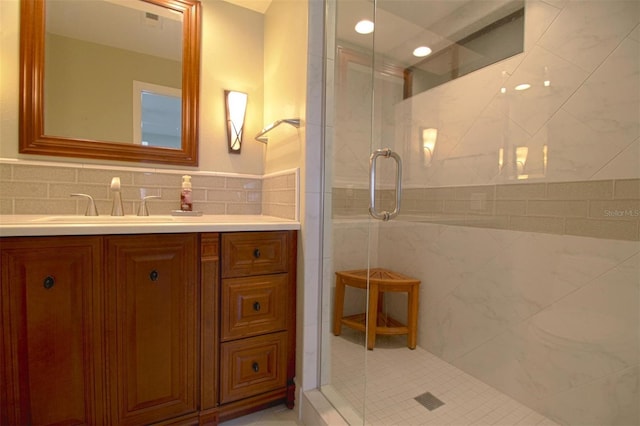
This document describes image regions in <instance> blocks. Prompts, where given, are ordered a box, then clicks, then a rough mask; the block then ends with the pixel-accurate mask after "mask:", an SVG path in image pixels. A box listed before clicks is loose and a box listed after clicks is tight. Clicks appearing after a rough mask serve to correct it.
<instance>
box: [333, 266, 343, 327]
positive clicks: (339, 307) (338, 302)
mask: <svg viewBox="0 0 640 426" xmlns="http://www.w3.org/2000/svg"><path fill="white" fill-rule="evenodd" d="M334 297H335V300H334V301H333V334H334V336H339V335H340V334H341V333H342V314H343V311H344V282H342V278H340V277H339V276H336V290H335V294H334Z"/></svg>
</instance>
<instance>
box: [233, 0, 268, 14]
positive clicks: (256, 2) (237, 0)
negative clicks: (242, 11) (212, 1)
mask: <svg viewBox="0 0 640 426" xmlns="http://www.w3.org/2000/svg"><path fill="white" fill-rule="evenodd" d="M224 1H226V2H227V3H232V4H235V5H237V6H242V7H244V8H247V9H251V10H254V11H256V12H260V13H265V12H266V11H267V9H268V8H269V5H270V4H271V0H224Z"/></svg>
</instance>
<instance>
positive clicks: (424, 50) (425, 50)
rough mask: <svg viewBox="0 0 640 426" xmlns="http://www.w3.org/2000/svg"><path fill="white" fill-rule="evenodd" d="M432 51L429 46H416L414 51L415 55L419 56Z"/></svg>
mask: <svg viewBox="0 0 640 426" xmlns="http://www.w3.org/2000/svg"><path fill="white" fill-rule="evenodd" d="M430 53H431V49H429V48H428V47H427V46H420V47H416V48H415V49H414V51H413V56H417V57H418V58H423V57H425V56H427V55H429V54H430Z"/></svg>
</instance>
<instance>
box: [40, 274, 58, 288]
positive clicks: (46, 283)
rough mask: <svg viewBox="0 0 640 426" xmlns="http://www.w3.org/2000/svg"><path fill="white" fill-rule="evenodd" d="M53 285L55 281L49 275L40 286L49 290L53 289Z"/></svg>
mask: <svg viewBox="0 0 640 426" xmlns="http://www.w3.org/2000/svg"><path fill="white" fill-rule="evenodd" d="M55 283H56V279H55V278H53V277H52V276H51V275H49V276H48V277H47V278H45V279H44V281H43V283H42V285H43V286H44V288H46V289H47V290H49V289H50V288H51V287H53V285H54V284H55Z"/></svg>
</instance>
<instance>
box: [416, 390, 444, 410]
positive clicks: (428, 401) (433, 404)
mask: <svg viewBox="0 0 640 426" xmlns="http://www.w3.org/2000/svg"><path fill="white" fill-rule="evenodd" d="M413 399H415V400H416V401H418V402H419V403H420V404H421V405H423V406H424V407H425V408H426V409H427V410H429V411H433V410H435V409H436V408H438V407H440V406H441V405H444V402H442V401H440V400H439V399H438V398H436V397H435V396H433V394H431V392H425V393H423V394H422V395H418V396H416V397H415V398H413Z"/></svg>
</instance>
